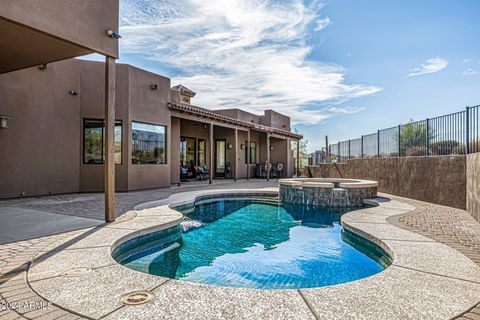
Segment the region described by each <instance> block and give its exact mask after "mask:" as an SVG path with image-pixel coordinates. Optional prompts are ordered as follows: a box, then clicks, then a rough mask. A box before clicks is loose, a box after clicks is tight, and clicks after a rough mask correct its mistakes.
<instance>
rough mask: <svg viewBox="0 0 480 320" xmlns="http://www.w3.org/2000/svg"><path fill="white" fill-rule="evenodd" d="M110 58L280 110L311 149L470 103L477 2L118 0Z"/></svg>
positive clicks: (211, 101)
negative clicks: (115, 55)
mask: <svg viewBox="0 0 480 320" xmlns="http://www.w3.org/2000/svg"><path fill="white" fill-rule="evenodd" d="M120 8H121V9H120V30H119V33H120V34H121V36H122V38H121V39H120V60H119V62H121V63H129V64H132V65H134V66H137V67H140V68H144V69H147V70H149V71H152V72H156V73H159V74H162V75H165V76H167V77H170V78H171V79H172V86H173V85H176V84H179V83H181V84H183V85H184V86H186V87H188V88H190V89H192V90H193V91H195V92H197V96H196V97H195V98H194V100H193V101H192V103H193V104H195V105H198V106H202V107H206V108H210V109H222V108H241V109H244V110H246V111H250V112H253V113H257V114H262V113H263V110H265V109H274V110H276V111H279V112H281V113H284V114H287V115H288V116H290V117H291V119H292V124H293V127H294V128H296V129H297V130H298V131H299V132H300V133H302V134H303V135H304V137H305V138H306V139H307V140H308V141H309V142H308V144H307V147H308V150H309V152H313V151H315V150H317V149H319V148H321V147H322V146H323V143H324V141H325V135H328V137H329V141H330V142H338V141H343V140H348V139H355V138H358V137H360V135H362V134H363V135H364V134H369V133H373V132H376V131H377V130H378V129H383V128H388V127H392V126H396V125H398V124H401V123H405V122H408V121H409V120H410V119H415V120H421V119H425V118H429V117H434V116H438V115H442V114H447V113H451V112H456V111H460V110H463V109H464V108H465V107H466V106H472V105H478V104H480V38H479V30H480V29H479V27H478V26H479V21H480V1H477V0H422V1H418V0H398V1H393V0H392V1H385V0H328V1H320V0H309V1H300V0H270V1H269V0H208V1H204V0H120Z"/></svg>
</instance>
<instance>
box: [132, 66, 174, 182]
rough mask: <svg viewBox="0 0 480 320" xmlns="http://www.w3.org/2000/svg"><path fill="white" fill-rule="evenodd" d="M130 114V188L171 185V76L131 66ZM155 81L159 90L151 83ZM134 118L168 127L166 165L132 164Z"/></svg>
mask: <svg viewBox="0 0 480 320" xmlns="http://www.w3.org/2000/svg"><path fill="white" fill-rule="evenodd" d="M129 70H130V73H129V83H130V85H129V92H130V95H129V96H130V99H129V116H130V122H129V126H128V140H129V144H128V145H129V149H128V157H129V158H128V163H129V170H128V189H129V190H137V189H146V188H158V187H168V186H170V164H171V161H172V159H171V152H170V150H171V139H170V136H171V125H170V120H171V114H170V110H169V109H168V102H169V101H170V79H169V78H166V77H162V76H160V75H157V74H154V73H151V72H148V71H145V70H142V69H138V68H134V67H131V66H130V67H129ZM151 84H156V85H157V86H158V88H157V90H151V89H150V85H151ZM131 121H139V122H146V123H150V124H157V125H163V126H166V127H167V145H166V146H165V147H166V150H167V163H166V164H159V165H154V164H148V165H147V164H132V159H131V153H132V150H131V145H132V135H131Z"/></svg>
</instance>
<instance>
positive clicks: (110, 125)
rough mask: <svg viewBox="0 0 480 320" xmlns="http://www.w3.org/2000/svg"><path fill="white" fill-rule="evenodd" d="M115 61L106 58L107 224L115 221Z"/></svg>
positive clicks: (105, 176)
mask: <svg viewBox="0 0 480 320" xmlns="http://www.w3.org/2000/svg"><path fill="white" fill-rule="evenodd" d="M115 68H116V65H115V59H114V58H112V57H108V56H107V57H106V58H105V106H104V107H105V164H104V166H103V170H104V171H103V175H104V190H105V222H113V221H115V150H114V138H115Z"/></svg>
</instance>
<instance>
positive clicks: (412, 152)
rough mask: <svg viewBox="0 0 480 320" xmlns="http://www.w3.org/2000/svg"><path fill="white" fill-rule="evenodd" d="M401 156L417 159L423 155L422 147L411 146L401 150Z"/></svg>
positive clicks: (423, 149) (423, 148)
mask: <svg viewBox="0 0 480 320" xmlns="http://www.w3.org/2000/svg"><path fill="white" fill-rule="evenodd" d="M403 155H404V156H407V157H418V156H424V155H425V147H424V146H411V147H407V148H404V149H403Z"/></svg>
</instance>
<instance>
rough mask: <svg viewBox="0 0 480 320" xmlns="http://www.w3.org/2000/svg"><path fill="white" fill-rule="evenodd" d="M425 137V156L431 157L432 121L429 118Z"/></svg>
mask: <svg viewBox="0 0 480 320" xmlns="http://www.w3.org/2000/svg"><path fill="white" fill-rule="evenodd" d="M426 131H427V132H426V135H425V155H426V156H427V157H428V156H429V155H430V120H429V119H428V118H427V129H426Z"/></svg>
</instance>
